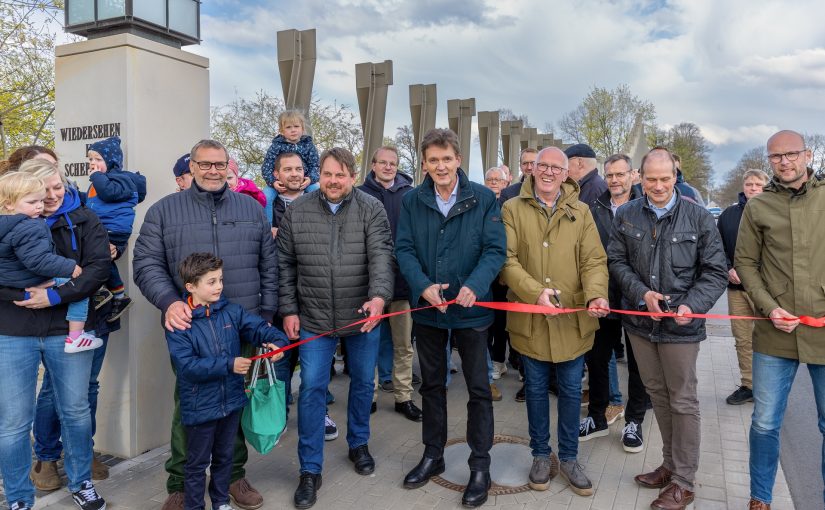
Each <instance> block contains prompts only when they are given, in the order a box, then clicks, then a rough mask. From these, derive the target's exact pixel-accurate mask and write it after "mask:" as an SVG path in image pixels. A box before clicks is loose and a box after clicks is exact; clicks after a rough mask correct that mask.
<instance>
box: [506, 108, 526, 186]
mask: <svg viewBox="0 0 825 510" xmlns="http://www.w3.org/2000/svg"><path fill="white" fill-rule="evenodd" d="M523 129H524V121H521V120H505V121H502V122H501V148H502V149H504V151H503V152H504V155H503V157H502V158H501V159H502V161H503V162H504V164H505V165H507V166H509V167H510V173H511V174H512V176H513V182H517V179H519V178H520V177H521V175H520V174H521V169H520V167H519V164H518V157H519V153H520V152H521V132H522V130H523Z"/></svg>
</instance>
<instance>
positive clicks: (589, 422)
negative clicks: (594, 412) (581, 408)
mask: <svg viewBox="0 0 825 510" xmlns="http://www.w3.org/2000/svg"><path fill="white" fill-rule="evenodd" d="M609 433H610V430H609V429H608V428H607V423H605V424H603V425H601V426H598V425H596V422H595V420H593V418H591V417H590V416H588V417H587V418H583V419H582V421H581V423H579V442H580V443H581V442H583V441H589V440H590V439H593V438H595V437H604V436H606V435H608V434H609Z"/></svg>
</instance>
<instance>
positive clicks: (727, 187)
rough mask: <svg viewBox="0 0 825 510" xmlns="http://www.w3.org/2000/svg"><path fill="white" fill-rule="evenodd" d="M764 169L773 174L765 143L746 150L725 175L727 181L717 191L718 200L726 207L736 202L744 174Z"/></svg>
mask: <svg viewBox="0 0 825 510" xmlns="http://www.w3.org/2000/svg"><path fill="white" fill-rule="evenodd" d="M751 169H756V170H762V171H763V172H765V173H767V174H768V175H772V170H771V166H770V164H769V163H768V154H767V151H766V150H765V146H764V145H760V146H758V147H754V148H753V149H750V150H748V151H747V152H745V153H744V154H743V155H742V157H741V158H739V162H738V163H736V166H735V167H733V168H732V169H731V170H730V171H729V172H728V174H727V176H726V177H725V181H724V182H723V183H722V185H721V186H719V189H718V190H717V191H716V195H715V198H716V202H717V203H718V204H719V205H720V206H721V207H725V206H727V205H730V204H735V203H736V201H737V200H738V198H737V197H738V195H739V192H740V191H742V176H743V175H744V173H745V172H746V171H747V170H751Z"/></svg>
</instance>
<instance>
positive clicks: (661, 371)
mask: <svg viewBox="0 0 825 510" xmlns="http://www.w3.org/2000/svg"><path fill="white" fill-rule="evenodd" d="M665 320H671V319H665ZM628 336H629V337H630V342H631V343H632V344H633V354H635V355H636V363H637V364H638V365H639V374H640V375H641V376H642V382H643V383H644V385H645V388H646V389H647V393H648V395H650V400H651V401H652V402H653V412H654V413H655V415H656V421H657V422H658V423H659V431H660V432H661V434H662V458H663V459H664V461H663V462H662V465H663V466H664V467H665V468H667V469H669V470H670V471H672V472H673V481H674V482H676V483H677V484H679V485H680V486H681V487H683V488H685V489H687V490H689V491H693V490H694V489H693V482H694V480H695V478H696V470H697V469H698V467H699V441H700V437H701V430H700V419H699V398H698V396H697V394H696V384H697V381H696V358H697V357H698V356H699V342H692V343H653V342H651V341H650V340H648V339H646V338H644V337H641V336H638V335H634V334H632V333H628Z"/></svg>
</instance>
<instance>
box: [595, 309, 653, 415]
mask: <svg viewBox="0 0 825 510" xmlns="http://www.w3.org/2000/svg"><path fill="white" fill-rule="evenodd" d="M623 333H624V330H623V329H622V322H621V320H619V319H609V318H601V319H599V329H598V330H597V331H596V339H595V341H594V342H593V349H592V350H591V351H590V352H588V353H587V355H586V356H585V362H586V363H587V370H588V372H589V373H590V380H589V383H590V404H589V405H588V409H587V415H588V416H589V417H591V418H593V421H594V422H596V426H598V427H602V426H604V425H606V423H607V420H606V419H605V416H604V413H605V411H606V410H607V405H608V403H609V398H610V376H609V369H608V366H609V364H610V358H611V357H612V356H613V352H614V350H615V348H616V344H617V343H621V341H622V335H623ZM627 354H628V374H629V376H628V381H627V394H628V395H627V397H628V398H627V406H626V409H625V417H626V418H625V420H626V421H628V420H632V421H635V422H637V423H640V424H641V423H642V421H644V417H645V401H646V399H647V394H646V393H645V387H644V384H643V383H642V379H641V377H640V376H639V367H638V366H637V365H636V359H635V358H634V357H633V350H632V348H631V347H630V342H627Z"/></svg>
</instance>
